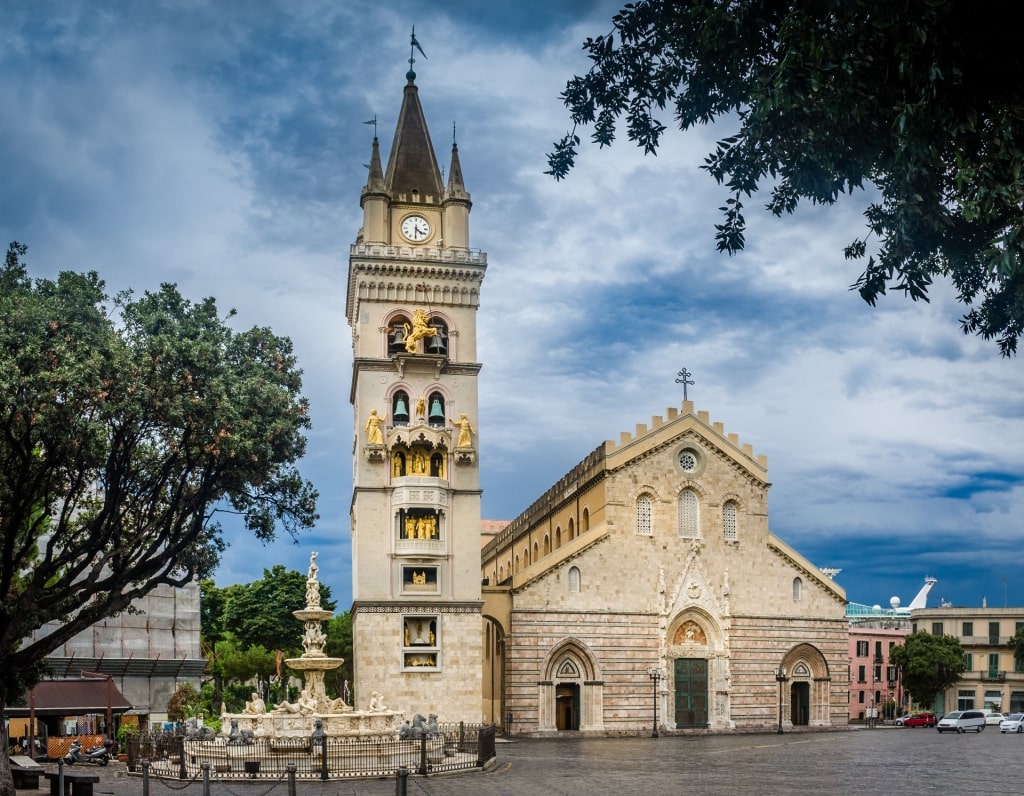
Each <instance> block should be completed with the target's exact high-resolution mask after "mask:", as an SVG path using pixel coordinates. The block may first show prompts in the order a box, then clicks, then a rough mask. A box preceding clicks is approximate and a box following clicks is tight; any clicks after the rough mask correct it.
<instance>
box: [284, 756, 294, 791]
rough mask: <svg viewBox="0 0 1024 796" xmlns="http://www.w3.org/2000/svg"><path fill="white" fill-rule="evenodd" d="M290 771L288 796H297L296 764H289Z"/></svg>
mask: <svg viewBox="0 0 1024 796" xmlns="http://www.w3.org/2000/svg"><path fill="white" fill-rule="evenodd" d="M286 768H287V770H288V796H295V764H294V763H289V764H288V765H287V767H286Z"/></svg>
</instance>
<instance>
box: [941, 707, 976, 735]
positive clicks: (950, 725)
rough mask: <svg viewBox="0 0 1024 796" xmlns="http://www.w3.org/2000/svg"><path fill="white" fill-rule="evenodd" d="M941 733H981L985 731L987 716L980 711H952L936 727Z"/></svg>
mask: <svg viewBox="0 0 1024 796" xmlns="http://www.w3.org/2000/svg"><path fill="white" fill-rule="evenodd" d="M935 729H937V730H938V731H939V732H946V731H947V730H949V731H950V732H967V731H968V730H974V731H975V732H981V731H982V730H984V729H985V714H984V713H983V712H982V711H980V710H951V711H950V712H949V713H947V714H946V715H945V716H943V717H942V718H941V719H939V723H938V724H936V725H935Z"/></svg>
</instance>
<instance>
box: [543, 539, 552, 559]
mask: <svg viewBox="0 0 1024 796" xmlns="http://www.w3.org/2000/svg"><path fill="white" fill-rule="evenodd" d="M550 552H551V537H550V536H548V535H547V534H544V555H547V554H548V553H550Z"/></svg>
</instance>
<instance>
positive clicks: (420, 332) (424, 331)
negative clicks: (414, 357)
mask: <svg viewBox="0 0 1024 796" xmlns="http://www.w3.org/2000/svg"><path fill="white" fill-rule="evenodd" d="M428 320H429V318H427V313H426V312H424V311H423V310H413V313H412V327H411V328H410V326H409V324H405V350H406V352H407V353H409V354H415V353H416V344H417V343H418V342H419V341H420V340H422V339H423V338H424V337H433V336H434V335H435V334H437V329H435V328H434V327H432V326H429V325H428V324H427V321H428Z"/></svg>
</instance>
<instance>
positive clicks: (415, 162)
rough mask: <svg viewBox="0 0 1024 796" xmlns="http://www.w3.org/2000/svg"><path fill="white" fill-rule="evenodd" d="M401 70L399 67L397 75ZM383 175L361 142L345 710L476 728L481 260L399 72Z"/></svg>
mask: <svg viewBox="0 0 1024 796" xmlns="http://www.w3.org/2000/svg"><path fill="white" fill-rule="evenodd" d="M410 66H411V64H410ZM406 77H407V82H406V85H405V90H404V93H403V96H402V107H401V111H400V113H399V116H398V123H397V125H396V128H395V137H394V141H393V143H392V145H391V151H390V153H389V154H388V162H387V169H386V170H385V169H383V168H382V167H381V154H380V147H379V142H378V140H377V137H376V135H374V139H373V151H372V154H371V158H370V170H369V177H368V179H367V182H366V186H365V187H364V188H363V191H362V195H361V198H360V204H361V206H362V209H363V226H362V229H360V231H359V233H358V235H357V237H356V242H355V243H354V244H353V245H352V247H351V249H350V253H349V272H348V297H347V303H346V314H347V317H348V323H349V326H350V327H351V329H352V349H353V366H352V388H351V393H350V400H351V402H352V406H353V412H354V416H355V441H354V446H353V466H352V472H353V486H352V502H351V527H352V591H353V604H352V627H353V638H354V662H353V672H354V677H355V689H356V700H355V706H356V707H357V708H365V707H367V706H368V704H369V700H370V698H371V696H372V694H373V692H377V693H378V694H379V695H380V700H381V701H382V702H383V703H384V704H386V705H387V707H388V708H390V709H393V710H401V711H403V712H404V713H405V714H406V717H407V718H411V717H412V716H413V715H414V714H416V713H422V714H423V715H427V714H428V713H436V714H438V716H439V718H440V720H441V721H442V722H444V721H472V722H476V721H480V719H481V698H482V677H481V671H482V669H481V661H482V659H483V650H482V617H481V606H482V602H481V598H480V494H481V490H480V478H479V470H478V467H479V462H478V458H477V451H478V439H479V438H478V433H479V426H478V416H479V415H478V409H477V406H478V400H477V377H478V374H479V372H480V367H481V366H480V363H479V362H478V361H477V351H476V313H477V308H478V306H479V297H480V285H481V282H482V281H483V278H484V271H485V270H486V268H487V257H486V255H485V254H483V253H482V252H480V251H474V250H472V249H470V248H469V212H470V208H471V206H472V203H471V202H470V196H469V193H468V192H467V191H466V189H465V185H464V184H463V179H462V168H461V166H460V164H459V154H458V147H457V146H455V145H454V144H453V146H452V155H451V165H450V167H449V169H448V181H447V185H445V184H444V180H443V178H442V174H441V171H440V169H439V168H438V164H437V158H436V156H435V154H434V148H433V145H432V143H431V140H430V133H429V131H428V129H427V124H426V120H425V118H424V115H423V108H422V107H421V105H420V100H419V91H418V88H417V86H416V83H415V79H416V75H415V73H414V72H413V71H412V70H411V69H410V71H409V72H408V74H407V75H406Z"/></svg>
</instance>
